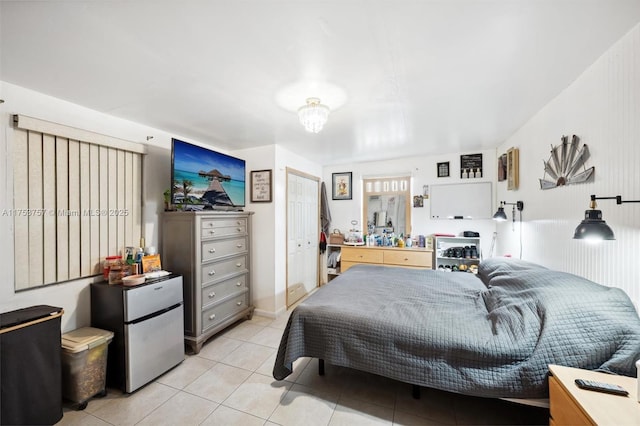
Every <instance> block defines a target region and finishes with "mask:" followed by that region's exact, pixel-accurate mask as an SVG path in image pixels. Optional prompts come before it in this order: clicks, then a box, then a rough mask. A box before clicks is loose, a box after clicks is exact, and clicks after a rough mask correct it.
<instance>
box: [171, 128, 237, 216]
mask: <svg viewBox="0 0 640 426" xmlns="http://www.w3.org/2000/svg"><path fill="white" fill-rule="evenodd" d="M171 163H172V167H171V180H172V182H173V185H172V189H171V200H172V202H173V204H176V205H182V207H183V209H187V210H188V209H191V210H199V209H204V208H224V209H240V208H241V207H244V206H245V161H244V160H242V159H240V158H236V157H232V156H230V155H226V154H222V153H220V152H217V151H213V150H211V149H207V148H203V147H201V146H197V145H193V144H190V143H187V142H184V141H181V140H178V139H172V141H171Z"/></svg>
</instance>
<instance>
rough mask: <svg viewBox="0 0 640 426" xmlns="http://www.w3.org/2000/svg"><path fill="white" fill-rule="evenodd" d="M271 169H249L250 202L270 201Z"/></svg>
mask: <svg viewBox="0 0 640 426" xmlns="http://www.w3.org/2000/svg"><path fill="white" fill-rule="evenodd" d="M271 186H272V185H271V170H252V171H251V202H252V203H270V202H271V201H272V200H271Z"/></svg>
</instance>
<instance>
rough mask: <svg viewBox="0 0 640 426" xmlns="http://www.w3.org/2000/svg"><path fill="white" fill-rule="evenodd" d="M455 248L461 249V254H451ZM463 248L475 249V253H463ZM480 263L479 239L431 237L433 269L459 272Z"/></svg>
mask: <svg viewBox="0 0 640 426" xmlns="http://www.w3.org/2000/svg"><path fill="white" fill-rule="evenodd" d="M456 247H462V253H461V255H460V253H452V251H453V250H450V249H455V248H456ZM465 247H469V248H470V249H471V247H475V251H473V250H470V251H471V253H465V250H464V249H465ZM479 263H480V237H444V236H436V235H434V236H433V269H436V270H439V269H441V267H442V268H444V269H451V270H453V271H455V270H459V269H461V268H460V265H465V266H463V268H462V269H467V270H468V268H469V266H471V265H478V264H479Z"/></svg>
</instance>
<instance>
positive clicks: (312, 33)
mask: <svg viewBox="0 0 640 426" xmlns="http://www.w3.org/2000/svg"><path fill="white" fill-rule="evenodd" d="M0 19H1V21H0V25H1V27H0V36H1V38H0V49H1V56H0V61H1V62H0V79H1V80H3V81H6V82H9V83H12V84H15V85H18V86H22V87H25V88H29V89H33V90H36V91H38V92H42V93H45V94H48V95H51V96H54V97H57V98H61V99H64V100H68V101H71V102H73V103H76V104H79V105H83V106H86V107H89V108H92V109H94V110H98V111H101V112H104V113H107V114H111V115H114V116H117V117H122V118H125V119H127V120H130V121H134V122H138V123H142V124H145V125H148V126H151V127H155V128H158V129H161V130H164V131H167V132H169V133H175V135H180V136H184V137H188V138H192V139H193V140H194V141H200V142H206V143H210V144H211V145H213V146H216V147H219V148H222V149H227V150H234V149H242V148H248V147H253V146H260V145H265V144H280V145H283V146H285V147H286V148H287V149H289V150H291V151H293V152H296V153H299V154H300V155H303V156H305V157H308V158H310V159H313V160H314V161H317V162H318V163H320V164H324V165H328V164H338V163H342V162H347V161H365V160H379V159H384V158H397V157H405V156H413V155H430V154H437V153H450V152H471V151H475V150H479V149H484V148H492V147H496V146H497V145H499V144H500V143H501V142H502V141H504V140H505V139H506V138H507V137H509V136H510V135H511V134H513V133H514V132H515V131H516V130H517V129H518V128H519V127H520V126H522V125H523V124H524V123H525V121H526V120H527V119H529V118H530V117H531V116H532V115H533V114H535V113H536V112H537V111H538V110H539V109H540V108H542V107H543V106H544V105H545V104H547V103H548V102H549V101H550V100H551V99H553V98H554V97H555V96H557V95H558V94H559V93H560V92H561V91H562V90H563V89H564V88H565V87H567V86H568V85H569V84H570V83H571V82H572V81H573V80H575V79H576V78H577V77H578V76H579V75H580V73H582V72H583V71H584V70H585V68H587V67H588V66H589V65H590V64H591V63H593V62H594V61H595V60H596V59H597V58H598V57H599V56H600V55H601V54H602V53H603V52H604V51H606V50H607V49H608V48H609V47H610V46H611V45H612V44H613V43H614V42H615V41H616V40H618V39H619V38H620V37H622V36H623V35H624V34H625V33H626V32H627V31H629V30H630V29H631V28H632V27H633V26H634V25H635V24H636V23H638V22H639V21H640V0H549V1H545V0H495V1H481V0H476V1H463V0H440V1H417V0H416V1H406V0H395V1H390V0H316V1H310V0H226V1H217V0H209V1H204V0H202V1H195V0H175V1H167V0H156V1H151V0H148V1H136V0H130V1H106V0H88V1H80V0H75V1H71V0H68V1H57V0H49V1H25V0H21V1H6V0H2V1H1V2H0ZM327 87H329V88H333V89H335V88H336V87H337V89H338V91H337V96H338V97H339V96H340V95H343V96H344V99H343V101H344V105H342V106H341V107H340V108H338V109H335V110H334V111H332V113H331V115H330V116H329V121H328V123H327V124H326V126H325V128H324V129H323V130H322V132H321V133H319V134H310V133H306V132H305V131H304V129H303V128H302V126H300V124H299V123H298V122H297V116H296V114H295V112H293V110H295V108H297V107H298V106H301V105H303V104H304V101H305V98H307V97H310V96H316V97H319V98H320V99H321V100H322V101H323V103H326V104H327V105H328V106H329V107H332V105H331V101H332V100H334V101H335V99H336V93H335V90H334V92H333V93H327V91H326V90H327ZM314 88H317V89H314ZM335 102H337V101H335Z"/></svg>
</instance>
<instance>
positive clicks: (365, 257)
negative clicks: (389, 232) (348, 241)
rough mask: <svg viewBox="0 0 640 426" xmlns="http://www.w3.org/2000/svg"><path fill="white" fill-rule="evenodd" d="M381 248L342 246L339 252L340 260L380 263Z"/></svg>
mask: <svg viewBox="0 0 640 426" xmlns="http://www.w3.org/2000/svg"><path fill="white" fill-rule="evenodd" d="M382 252H383V250H376V249H366V248H355V247H342V252H341V254H340V258H341V259H340V260H341V262H343V261H345V260H346V261H347V262H358V263H382V261H383V255H382Z"/></svg>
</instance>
